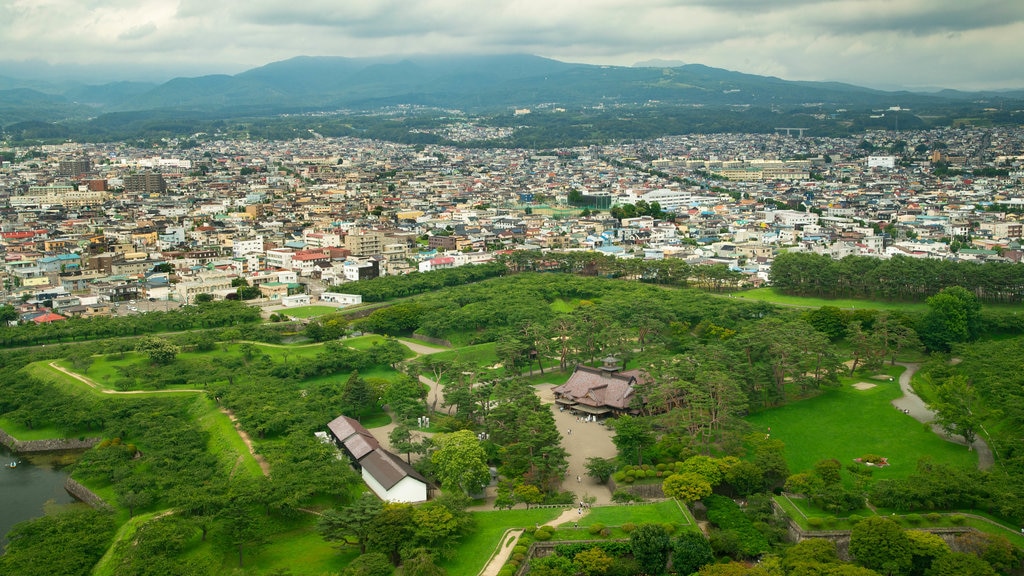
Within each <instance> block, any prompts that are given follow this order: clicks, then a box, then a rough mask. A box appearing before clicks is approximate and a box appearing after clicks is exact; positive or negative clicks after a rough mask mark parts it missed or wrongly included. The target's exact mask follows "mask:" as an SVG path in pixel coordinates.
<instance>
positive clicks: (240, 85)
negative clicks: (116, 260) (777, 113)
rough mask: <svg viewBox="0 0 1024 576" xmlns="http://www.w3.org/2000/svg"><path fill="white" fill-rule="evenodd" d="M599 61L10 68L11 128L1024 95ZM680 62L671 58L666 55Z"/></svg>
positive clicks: (0, 84)
mask: <svg viewBox="0 0 1024 576" xmlns="http://www.w3.org/2000/svg"><path fill="white" fill-rule="evenodd" d="M657 64H658V63H657V62H655V63H650V64H648V65H646V66H637V67H622V66H596V65H588V64H573V63H566V62H560V61H557V60H551V59H547V58H542V57H538V56H531V55H519V54H513V55H504V56H417V57H401V58H398V57H396V58H342V57H309V56H300V57H296V58H291V59H289V60H284V61H280V62H273V63H270V64H267V65H265V66H261V67H258V68H253V69H250V70H247V71H245V72H242V73H239V74H235V75H207V76H198V77H180V78H175V79H173V80H170V81H167V82H164V83H160V84H155V83H149V82H116V83H109V84H102V85H88V84H84V83H70V82H68V83H48V82H45V81H42V80H19V79H16V78H11V77H3V76H0V127H2V126H7V125H10V124H12V123H15V122H23V121H29V120H31V121H43V122H55V121H61V120H74V119H84V118H90V117H96V116H99V115H102V114H107V113H114V112H130V111H147V110H162V111H181V112H185V111H187V112H190V113H201V114H204V115H205V114H211V115H223V116H239V115H270V114H280V113H295V112H312V111H320V110H337V109H349V110H358V111H366V110H374V109H380V108H382V107H387V106H399V105H409V106H429V107H439V108H457V109H461V110H465V111H470V112H481V111H494V110H508V109H510V108H513V107H515V108H529V107H535V106H540V105H553V106H562V107H579V106H595V105H619V104H623V105H644V104H648V103H652V102H660V103H667V104H677V105H692V106H762V107H769V106H772V107H775V106H779V107H794V106H802V105H807V104H820V105H822V106H825V107H829V106H831V107H844V106H856V107H889V106H902V107H904V108H906V107H921V106H941V105H944V104H953V103H958V102H965V101H977V100H986V101H1004V102H1005V101H1011V100H1024V90H1017V91H1010V92H958V91H951V90H947V91H941V92H934V93H912V92H890V91H883V90H874V89H869V88H863V87H859V86H854V85H851V84H843V83H837V82H805V81H787V80H782V79H779V78H775V77H769V76H757V75H751V74H744V73H740V72H733V71H729V70H723V69H719V68H712V67H708V66H703V65H700V64H686V65H681V66H658V65H657ZM667 64H672V63H667Z"/></svg>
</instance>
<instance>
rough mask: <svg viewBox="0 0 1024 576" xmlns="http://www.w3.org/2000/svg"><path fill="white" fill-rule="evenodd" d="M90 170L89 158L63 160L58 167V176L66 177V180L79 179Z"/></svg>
mask: <svg viewBox="0 0 1024 576" xmlns="http://www.w3.org/2000/svg"><path fill="white" fill-rule="evenodd" d="M89 169H90V165H89V159H88V158H74V159H71V160H61V161H60V164H58V165H57V175H58V176H64V177H66V178H77V177H79V176H81V175H82V174H87V173H88V172H89Z"/></svg>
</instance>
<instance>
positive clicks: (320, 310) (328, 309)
mask: <svg viewBox="0 0 1024 576" xmlns="http://www.w3.org/2000/svg"><path fill="white" fill-rule="evenodd" d="M339 311H340V308H338V307H337V306H316V305H314V306H297V307H295V308H285V309H284V310H279V311H278V313H279V314H284V315H285V316H291V317H292V318H315V317H317V316H323V315H325V314H331V313H333V312H339Z"/></svg>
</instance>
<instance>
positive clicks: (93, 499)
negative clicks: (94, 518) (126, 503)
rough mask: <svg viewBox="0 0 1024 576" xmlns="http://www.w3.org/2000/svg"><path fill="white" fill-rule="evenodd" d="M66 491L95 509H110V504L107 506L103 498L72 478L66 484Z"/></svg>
mask: <svg viewBox="0 0 1024 576" xmlns="http://www.w3.org/2000/svg"><path fill="white" fill-rule="evenodd" d="M64 489H65V490H67V491H68V494H71V495H72V496H74V497H75V498H77V499H79V500H81V501H82V502H85V503H86V504H88V505H89V506H92V507H93V508H110V504H107V502H106V501H105V500H104V499H103V498H100V497H99V496H97V495H96V494H95V493H94V492H93V491H92V490H89V489H88V488H86V487H85V486H82V485H81V484H79V483H78V482H76V481H74V480H72V479H71V478H68V479H67V481H66V482H64Z"/></svg>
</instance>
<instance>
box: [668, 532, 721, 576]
mask: <svg viewBox="0 0 1024 576" xmlns="http://www.w3.org/2000/svg"><path fill="white" fill-rule="evenodd" d="M714 561H715V553H714V551H713V550H711V544H710V543H708V540H707V538H705V537H704V535H703V534H702V533H700V532H694V531H691V530H685V531H684V532H683V533H682V534H680V535H679V536H678V537H677V538H676V540H675V542H673V543H672V568H673V569H674V570H675V571H676V573H677V574H692V573H694V572H696V571H698V570H700V569H701V568H702V567H704V566H706V565H708V564H711V563H712V562H714Z"/></svg>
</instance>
